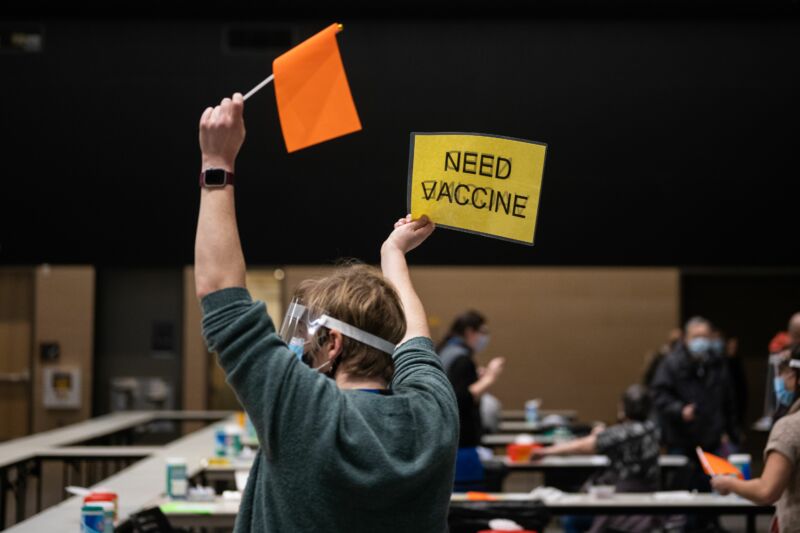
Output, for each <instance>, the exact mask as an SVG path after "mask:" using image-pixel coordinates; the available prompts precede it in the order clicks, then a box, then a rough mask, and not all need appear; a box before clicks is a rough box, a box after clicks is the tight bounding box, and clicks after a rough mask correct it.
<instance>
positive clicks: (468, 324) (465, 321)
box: [437, 310, 486, 350]
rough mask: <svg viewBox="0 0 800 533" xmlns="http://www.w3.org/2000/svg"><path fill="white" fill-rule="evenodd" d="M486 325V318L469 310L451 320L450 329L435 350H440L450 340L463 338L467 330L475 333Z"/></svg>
mask: <svg viewBox="0 0 800 533" xmlns="http://www.w3.org/2000/svg"><path fill="white" fill-rule="evenodd" d="M485 323H486V317H484V316H483V315H482V314H480V313H479V312H477V311H475V310H469V311H466V312H464V313H461V314H460V315H458V316H457V317H456V318H455V320H453V323H452V325H451V326H450V329H449V330H448V331H447V335H445V337H444V339H442V342H440V343H439V346H438V347H437V350H441V349H442V348H443V347H444V345H445V344H447V342H448V341H449V340H450V339H454V338H456V337H463V336H464V334H465V333H466V332H467V330H468V329H471V330H473V331H477V330H479V329H480V328H481V326H483V325H484V324H485Z"/></svg>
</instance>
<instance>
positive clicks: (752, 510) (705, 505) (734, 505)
mask: <svg viewBox="0 0 800 533" xmlns="http://www.w3.org/2000/svg"><path fill="white" fill-rule="evenodd" d="M488 496H489V497H490V498H491V500H490V501H473V500H470V499H469V497H468V496H467V495H465V494H454V495H453V497H452V498H451V506H458V507H464V508H473V509H487V508H488V509H491V508H492V505H493V504H495V503H497V502H500V503H502V512H503V513H504V516H503V517H504V518H510V519H513V518H514V515H513V511H514V508H515V507H517V508H519V509H524V508H525V506H526V505H530V503H531V502H533V501H539V500H535V499H534V498H533V497H532V496H531V495H530V494H528V493H503V494H490V495H488ZM543 503H544V506H545V508H546V509H547V510H548V511H549V512H550V513H552V514H554V515H562V516H563V515H673V514H675V515H678V514H692V515H693V514H705V515H713V516H724V515H741V516H744V517H745V519H746V527H747V531H748V533H755V531H756V517H757V516H758V515H770V514H773V513H774V512H775V508H774V507H773V506H771V505H756V504H754V503H752V502H750V501H748V500H745V499H744V498H740V497H739V496H736V495H733V494H731V495H728V496H720V495H719V494H714V493H683V492H680V493H670V492H661V493H659V492H655V493H652V492H651V493H635V494H634V493H617V494H614V495H613V496H612V497H610V498H597V497H594V496H592V495H589V494H583V493H565V494H563V495H562V496H560V497H557V498H549V499H547V500H545V501H544V502H543Z"/></svg>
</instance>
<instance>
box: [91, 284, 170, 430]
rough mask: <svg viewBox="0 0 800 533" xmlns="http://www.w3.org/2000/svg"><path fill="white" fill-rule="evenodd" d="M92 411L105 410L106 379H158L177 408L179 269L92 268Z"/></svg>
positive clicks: (107, 404)
mask: <svg viewBox="0 0 800 533" xmlns="http://www.w3.org/2000/svg"><path fill="white" fill-rule="evenodd" d="M96 294H97V307H96V311H95V317H96V318H95V320H96V322H95V359H94V360H95V367H94V391H93V394H92V398H93V402H94V405H93V413H94V415H95V416H97V415H100V414H104V413H107V412H109V407H110V405H111V403H110V402H111V393H110V386H111V380H112V379H113V378H117V377H136V378H150V377H154V378H161V379H163V380H164V381H166V382H167V384H168V385H169V386H171V387H172V394H173V399H174V402H175V403H174V404H173V407H174V408H177V409H180V407H181V399H182V397H183V396H182V393H181V392H182V391H181V384H182V381H183V374H182V368H183V366H182V356H183V351H182V348H181V340H182V334H183V272H182V270H181V269H179V268H159V269H155V268H136V269H124V268H103V269H98V271H97V291H96Z"/></svg>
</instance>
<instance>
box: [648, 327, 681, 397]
mask: <svg viewBox="0 0 800 533" xmlns="http://www.w3.org/2000/svg"><path fill="white" fill-rule="evenodd" d="M682 337H683V331H681V328H673V329H671V330H670V332H669V335H667V340H666V342H664V344H662V345H661V346H659V348H658V350H654V351H652V352H650V353H648V354H647V356H646V357H645V371H644V377H643V379H642V383H644V385H645V387H650V385H652V383H653V378H655V376H656V370H658V365H660V364H661V361H663V360H664V358H665V357H666V356H667V355H669V353H670V352H671V351H672V350H674V349H675V346H677V345H678V343H679V342H680V341H681V338H682Z"/></svg>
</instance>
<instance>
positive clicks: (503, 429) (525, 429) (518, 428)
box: [498, 420, 592, 433]
mask: <svg viewBox="0 0 800 533" xmlns="http://www.w3.org/2000/svg"><path fill="white" fill-rule="evenodd" d="M560 427H563V428H566V429H568V430H570V431H571V432H573V433H589V432H590V431H591V430H592V424H588V423H579V422H567V423H566V424H550V423H547V424H545V423H542V422H526V421H524V420H513V421H504V422H500V425H499V426H498V432H499V433H544V432H545V431H550V430H554V429H556V428H560Z"/></svg>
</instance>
